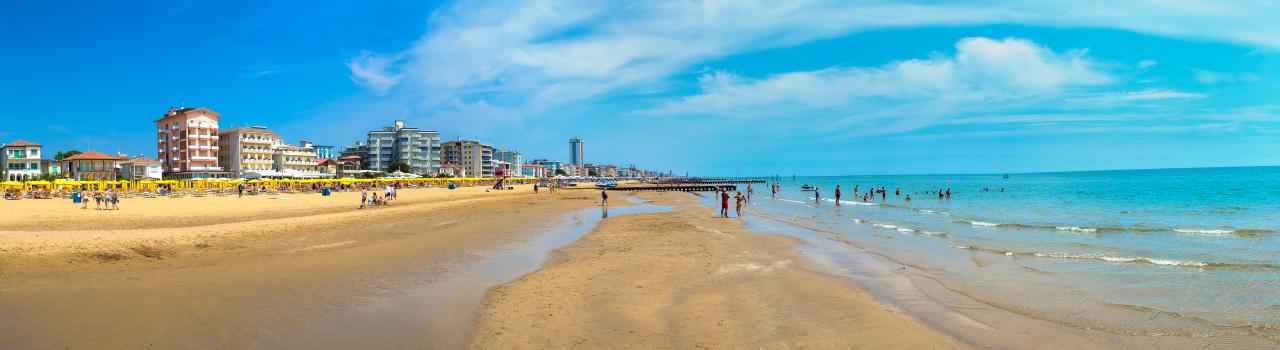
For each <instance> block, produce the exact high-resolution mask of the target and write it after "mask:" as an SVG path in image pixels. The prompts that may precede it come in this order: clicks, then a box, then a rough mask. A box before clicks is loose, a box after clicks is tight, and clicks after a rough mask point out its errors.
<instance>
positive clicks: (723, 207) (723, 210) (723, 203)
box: [720, 189, 729, 218]
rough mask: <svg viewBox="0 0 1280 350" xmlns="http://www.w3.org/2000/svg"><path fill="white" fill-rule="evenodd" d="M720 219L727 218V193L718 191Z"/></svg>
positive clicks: (722, 190) (721, 190)
mask: <svg viewBox="0 0 1280 350" xmlns="http://www.w3.org/2000/svg"><path fill="white" fill-rule="evenodd" d="M720 217H722V218H727V217H729V192H728V191H726V190H724V189H720Z"/></svg>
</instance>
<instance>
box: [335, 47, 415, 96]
mask: <svg viewBox="0 0 1280 350" xmlns="http://www.w3.org/2000/svg"><path fill="white" fill-rule="evenodd" d="M394 62H395V60H394V59H393V58H392V57H388V56H379V55H375V54H373V53H371V52H368V51H362V52H360V55H358V56H356V57H355V58H352V59H351V61H349V62H347V68H349V69H351V81H353V82H355V83H356V84H360V85H361V86H364V87H366V88H369V89H370V90H373V91H377V92H382V93H385V92H387V90H390V89H391V88H392V87H395V86H396V84H399V83H400V80H401V79H403V78H404V76H403V75H401V74H397V73H394V72H392V70H391V69H392V67H391V65H392V64H393V63H394Z"/></svg>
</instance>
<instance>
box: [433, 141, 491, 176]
mask: <svg viewBox="0 0 1280 350" xmlns="http://www.w3.org/2000/svg"><path fill="white" fill-rule="evenodd" d="M440 150H441V151H440V156H441V158H443V159H444V163H445V164H453V165H457V166H460V167H462V169H463V170H464V172H465V174H466V175H465V176H471V177H493V175H494V162H493V160H494V159H493V146H490V145H487V144H483V143H480V141H476V140H452V141H446V142H444V143H441V144H440Z"/></svg>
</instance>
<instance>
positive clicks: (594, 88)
mask: <svg viewBox="0 0 1280 350" xmlns="http://www.w3.org/2000/svg"><path fill="white" fill-rule="evenodd" d="M1276 13H1280V8H1278V7H1277V5H1276V3H1274V2H1267V1H1248V0H1244V1H1234V2H1222V1H1207V0H1206V1H1201V0H1159V1H1157V0H1138V1H1126V2H1107V3H1095V2H1081V1H1068V0H1043V1H1012V0H1008V1H1006V0H985V1H972V2H939V1H933V0H918V1H874V0H873V1H838V0H794V1H777V2H775V1H752V0H744V1H675V2H670V1H639V2H636V1H586V0H582V1H575V0H568V1H551V0H547V1H543V0H528V1H505V0H498V1H483V0H482V1H467V2H461V1H460V2H452V3H448V4H446V5H444V7H442V8H441V9H440V10H437V11H436V12H435V13H433V14H432V15H431V17H430V18H429V20H428V23H427V25H426V27H427V28H428V31H427V32H426V33H425V34H424V35H423V36H422V38H420V39H419V40H417V41H416V42H414V43H409V44H408V46H407V47H406V48H405V49H404V50H400V51H395V52H384V53H371V52H362V53H361V54H360V55H358V56H357V57H355V58H353V59H352V60H351V61H350V62H349V63H348V67H349V68H350V70H351V79H352V81H354V82H355V83H356V84H359V85H361V86H364V87H366V88H368V89H370V90H373V91H377V92H379V93H382V94H384V95H389V96H388V97H394V98H396V99H400V100H404V101H407V102H405V103H404V104H405V105H411V106H413V108H414V109H415V110H414V111H410V112H409V113H410V114H419V115H421V114H431V115H461V114H460V113H465V112H468V111H473V109H472V108H474V107H476V106H484V108H483V110H484V111H501V113H497V112H493V113H487V114H486V115H490V116H491V118H505V119H520V118H523V117H527V116H547V115H555V114H557V113H563V112H562V111H563V110H564V109H566V108H577V107H579V106H582V105H589V104H590V102H591V101H593V100H595V99H599V98H602V97H608V96H610V95H617V94H634V93H637V91H646V92H648V91H666V88H667V87H668V86H669V84H670V79H671V78H672V77H673V76H677V75H681V74H687V73H688V72H689V71H690V69H691V68H690V67H696V66H700V65H703V64H706V63H707V62H710V61H713V60H715V59H719V58H722V57H726V56H731V55H735V54H740V53H744V52H753V51H759V50H763V49H769V48H779V47H789V46H794V45H798V44H803V43H808V42H813V41H817V40H823V39H829V38H835V37H840V36H845V35H849V34H851V33H858V32H864V31H869V30H879V29H894V28H913V27H927V26H949V27H956V26H969V25H987V24H1015V25H1033V26H1048V27H1063V28H1077V27H1089V28H1112V29H1120V30H1128V31H1134V32H1139V33H1145V34H1149V35H1157V36H1166V37H1174V38H1189V39H1195V40H1208V41H1219V42H1228V43H1235V44H1240V45H1245V46H1250V47H1255V48H1258V49H1261V50H1271V51H1274V50H1280V36H1277V35H1274V33H1280V21H1277V20H1276V16H1275V14H1276ZM871 49H873V48H871ZM1064 49H1066V48H1059V50H1064ZM1087 56H1088V52H1087V51H1085V50H1066V51H1059V52H1053V51H1050V50H1049V49H1047V48H1044V47H1042V46H1039V45H1035V44H1033V43H1031V42H1029V41H1026V40H1019V39H1004V40H993V39H984V38H975V39H971V41H967V42H961V43H957V45H956V53H955V54H954V55H952V56H950V57H945V58H928V59H918V60H907V61H899V62H894V63H891V64H888V65H884V66H879V67H863V68H848V67H833V68H830V69H825V70H820V71H809V72H793V73H783V74H776V75H772V76H769V77H766V78H763V79H758V78H756V79H753V78H747V77H740V76H736V75H733V74H731V73H728V72H714V73H709V74H707V75H705V76H704V78H703V80H702V81H701V82H700V83H701V84H702V87H703V89H704V93H703V94H700V95H697V96H692V97H689V98H688V99H686V100H684V101H680V102H677V103H672V104H667V105H664V106H660V107H658V108H657V109H655V110H652V111H649V112H651V113H676V112H680V111H686V112H695V111H700V112H705V113H720V114H735V115H739V114H741V115H751V114H761V113H763V112H765V111H770V110H772V111H785V110H786V107H788V106H798V107H804V108H806V109H809V110H817V111H831V112H833V113H832V115H833V116H834V117H833V118H832V120H830V121H829V123H827V124H829V125H844V126H849V125H854V124H858V123H864V122H885V121H892V122H891V124H892V125H879V126H880V128H879V129H880V130H910V129H913V128H920V127H923V126H927V125H929V124H930V123H933V122H937V121H938V118H940V117H939V115H953V116H959V115H962V114H963V113H968V112H971V113H972V114H981V113H986V112H990V111H991V110H992V109H990V107H992V106H998V107H999V108H1000V109H1003V110H1005V111H1007V112H1009V113H1029V112H1033V111H1027V110H1020V109H1025V108H1026V107H1028V106H1035V105H1043V104H1044V103H1053V102H1057V103H1061V102H1062V100H1061V99H1062V98H1072V97H1074V98H1089V97H1090V96H1089V95H1072V94H1071V92H1072V90H1073V89H1076V88H1078V87H1082V86H1096V85H1099V84H1105V83H1107V82H1108V81H1113V80H1117V79H1119V78H1116V77H1113V76H1111V75H1109V74H1106V73H1105V72H1103V71H1102V70H1101V69H1099V68H1097V66H1098V65H1095V64H1093V63H1094V62H1093V61H1091V60H1089V59H1088V58H1087ZM1156 64H1157V63H1156V62H1155V61H1154V60H1145V61H1141V62H1138V63H1137V67H1138V69H1139V70H1146V69H1151V68H1153V67H1154V66H1155V65H1156ZM1117 76H1125V75H1119V74H1118V75H1117ZM1157 92H1159V91H1148V92H1146V93H1145V94H1131V95H1123V94H1124V93H1118V94H1117V96H1116V97H1111V98H1112V99H1114V100H1116V101H1118V102H1117V103H1119V102H1123V101H1125V100H1128V101H1134V100H1143V99H1146V100H1145V101H1153V99H1154V98H1164V99H1173V98H1184V99H1189V98H1194V97H1193V96H1190V95H1185V96H1178V95H1176V94H1179V92H1174V91H1165V92H1159V93H1157ZM1064 94H1066V95H1064ZM1162 94H1163V95H1162ZM1182 94H1186V93H1182ZM1094 97H1097V96H1094ZM851 99H855V100H857V101H860V104H855V105H852V106H851V105H850V103H849V101H850V100H851ZM1054 99H1057V100H1054ZM885 101H896V102H899V103H886V102H885ZM904 101H905V102H904ZM984 108H985V109H984ZM904 116H910V117H911V118H904ZM450 118H452V117H450ZM459 118H462V117H459ZM486 118H490V117H486ZM493 124H501V123H493Z"/></svg>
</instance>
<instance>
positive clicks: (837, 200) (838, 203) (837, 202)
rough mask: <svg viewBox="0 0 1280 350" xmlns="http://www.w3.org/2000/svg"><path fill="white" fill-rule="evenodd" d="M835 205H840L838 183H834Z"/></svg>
mask: <svg viewBox="0 0 1280 350" xmlns="http://www.w3.org/2000/svg"><path fill="white" fill-rule="evenodd" d="M836 205H840V185H836Z"/></svg>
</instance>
